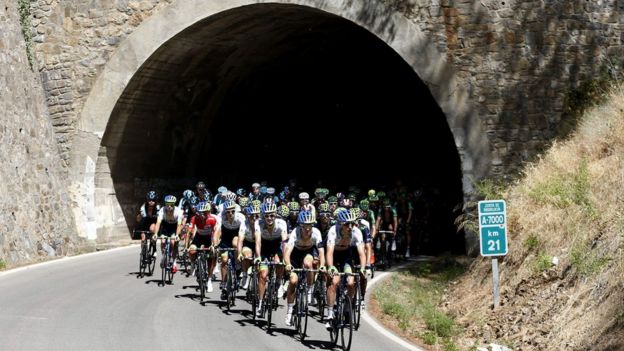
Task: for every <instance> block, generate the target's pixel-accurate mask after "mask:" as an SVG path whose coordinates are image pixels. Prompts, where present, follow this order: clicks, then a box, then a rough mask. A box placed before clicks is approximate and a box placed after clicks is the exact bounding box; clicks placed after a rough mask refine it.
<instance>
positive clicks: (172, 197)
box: [165, 195, 178, 204]
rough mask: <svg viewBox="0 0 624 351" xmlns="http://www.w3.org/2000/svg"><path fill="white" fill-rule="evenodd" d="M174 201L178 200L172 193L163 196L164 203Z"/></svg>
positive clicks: (172, 202) (173, 202)
mask: <svg viewBox="0 0 624 351" xmlns="http://www.w3.org/2000/svg"><path fill="white" fill-rule="evenodd" d="M176 201H178V199H176V197H175V196H173V195H167V196H165V203H166V204H175V203H176Z"/></svg>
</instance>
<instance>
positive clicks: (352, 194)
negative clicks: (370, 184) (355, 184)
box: [347, 193, 357, 202]
mask: <svg viewBox="0 0 624 351" xmlns="http://www.w3.org/2000/svg"><path fill="white" fill-rule="evenodd" d="M347 199H349V200H351V201H353V202H355V201H356V200H357V195H355V194H354V193H350V194H349V195H347Z"/></svg>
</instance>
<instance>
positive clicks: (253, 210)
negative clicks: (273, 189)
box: [245, 205, 260, 215]
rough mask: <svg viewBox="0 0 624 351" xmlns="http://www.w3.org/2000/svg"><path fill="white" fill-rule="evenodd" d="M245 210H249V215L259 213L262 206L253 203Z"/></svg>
mask: <svg viewBox="0 0 624 351" xmlns="http://www.w3.org/2000/svg"><path fill="white" fill-rule="evenodd" d="M245 211H246V212H247V214H248V215H252V214H259V213H260V206H258V205H251V206H248V207H247V209H246V210H245Z"/></svg>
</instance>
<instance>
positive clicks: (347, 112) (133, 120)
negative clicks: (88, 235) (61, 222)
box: [102, 4, 463, 253]
mask: <svg viewBox="0 0 624 351" xmlns="http://www.w3.org/2000/svg"><path fill="white" fill-rule="evenodd" d="M410 125H414V126H415V127H409V126H410ZM102 145H103V146H105V147H106V154H107V157H108V160H109V165H110V169H111V175H112V178H113V182H114V187H115V192H116V195H117V198H118V201H119V203H120V204H121V205H122V209H123V211H124V215H125V218H126V222H127V224H128V226H129V228H132V227H133V225H134V214H135V213H136V212H135V211H136V208H137V204H138V203H140V202H141V200H142V199H143V197H144V194H145V192H146V191H147V190H148V188H155V189H157V190H159V191H160V192H161V193H169V192H173V193H175V194H176V195H178V194H180V193H181V192H182V190H184V189H186V188H192V186H193V185H194V184H195V182H196V181H197V180H203V181H204V182H206V184H207V185H208V187H209V188H210V189H211V190H212V191H213V192H214V191H215V190H216V188H217V187H218V186H220V185H226V186H227V187H228V188H237V187H239V186H242V187H246V188H248V187H249V185H250V184H251V183H252V182H255V181H261V180H266V181H267V182H268V183H269V184H270V185H273V186H275V187H276V188H278V187H281V186H283V185H286V184H287V182H288V180H289V179H291V178H297V180H298V181H299V184H300V185H301V186H302V187H303V188H304V189H306V190H308V191H309V192H312V191H313V189H314V187H315V186H317V185H318V184H324V185H325V186H327V187H329V188H331V189H335V190H343V191H344V190H345V189H346V187H347V186H351V185H354V186H359V187H361V188H362V189H369V188H376V189H380V188H384V187H385V188H387V189H388V190H389V189H390V188H392V187H394V186H395V185H396V184H402V185H404V186H405V187H406V188H408V189H410V190H415V189H423V195H422V196H421V197H420V199H419V201H420V203H419V206H417V211H416V213H415V216H416V219H417V220H421V221H423V223H427V228H428V229H427V230H428V231H429V232H430V234H429V235H430V239H431V240H430V243H429V244H428V245H427V250H426V252H427V253H437V252H440V251H447V250H454V251H462V250H463V242H462V239H461V238H462V237H463V236H462V235H458V234H456V233H455V228H454V226H453V219H454V216H455V215H456V213H454V212H453V209H454V208H455V207H456V206H457V205H460V204H461V202H462V199H463V194H462V183H461V182H462V174H461V168H460V159H459V155H458V153H457V149H456V147H455V144H454V139H453V136H452V134H451V132H450V130H449V127H448V124H447V122H446V119H445V116H444V114H443V113H442V111H441V109H440V108H439V106H438V105H437V103H436V101H435V100H434V99H433V97H432V96H431V94H430V92H429V89H428V88H427V86H426V85H425V84H424V83H423V82H422V81H421V80H420V78H419V77H418V76H417V75H416V73H415V72H414V70H413V69H412V67H410V66H409V65H408V64H407V63H406V62H405V61H404V60H403V59H402V58H401V57H400V56H399V55H398V54H397V53H396V52H395V51H393V50H392V49H391V48H390V47H388V46H387V45H386V44H385V43H384V42H383V41H381V40H380V39H378V38H377V37H376V36H374V35H373V34H371V33H370V32H368V31H367V30H365V29H364V28H362V27H359V26H357V25H356V24H354V23H352V22H350V21H348V20H345V19H343V18H341V17H338V16H335V15H332V14H329V13H326V12H323V11H320V10H316V9H313V8H309V7H304V6H297V5H284V4H258V5H249V6H244V7H239V8H236V9H233V10H229V11H224V12H221V13H219V14H217V15H214V16H211V17H209V18H206V19H204V20H202V21H200V22H197V23H196V24H194V25H193V26H191V27H189V28H187V29H186V30H184V31H183V32H181V33H179V34H178V35H176V36H175V37H174V38H172V39H170V40H169V41H167V42H166V43H165V44H163V45H162V46H161V47H160V48H159V49H158V50H157V51H156V52H155V53H154V54H153V55H152V56H151V57H150V58H149V59H148V60H147V61H146V62H145V63H144V64H143V65H142V66H141V68H140V69H139V70H138V71H137V72H136V74H135V75H134V76H133V78H132V79H131V80H130V82H129V83H128V85H127V87H126V89H125V90H124V92H123V94H122V96H121V97H120V98H119V100H118V101H117V104H116V106H115V108H114V110H113V112H112V115H111V117H110V120H109V123H108V125H107V129H106V132H105V134H104V136H103V139H102ZM414 170H415V171H414ZM449 238H452V239H453V240H449Z"/></svg>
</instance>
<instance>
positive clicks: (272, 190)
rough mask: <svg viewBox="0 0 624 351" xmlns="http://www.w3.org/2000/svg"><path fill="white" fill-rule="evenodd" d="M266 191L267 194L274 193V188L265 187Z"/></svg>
mask: <svg viewBox="0 0 624 351" xmlns="http://www.w3.org/2000/svg"><path fill="white" fill-rule="evenodd" d="M266 193H267V194H269V195H273V194H275V188H267V190H266Z"/></svg>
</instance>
